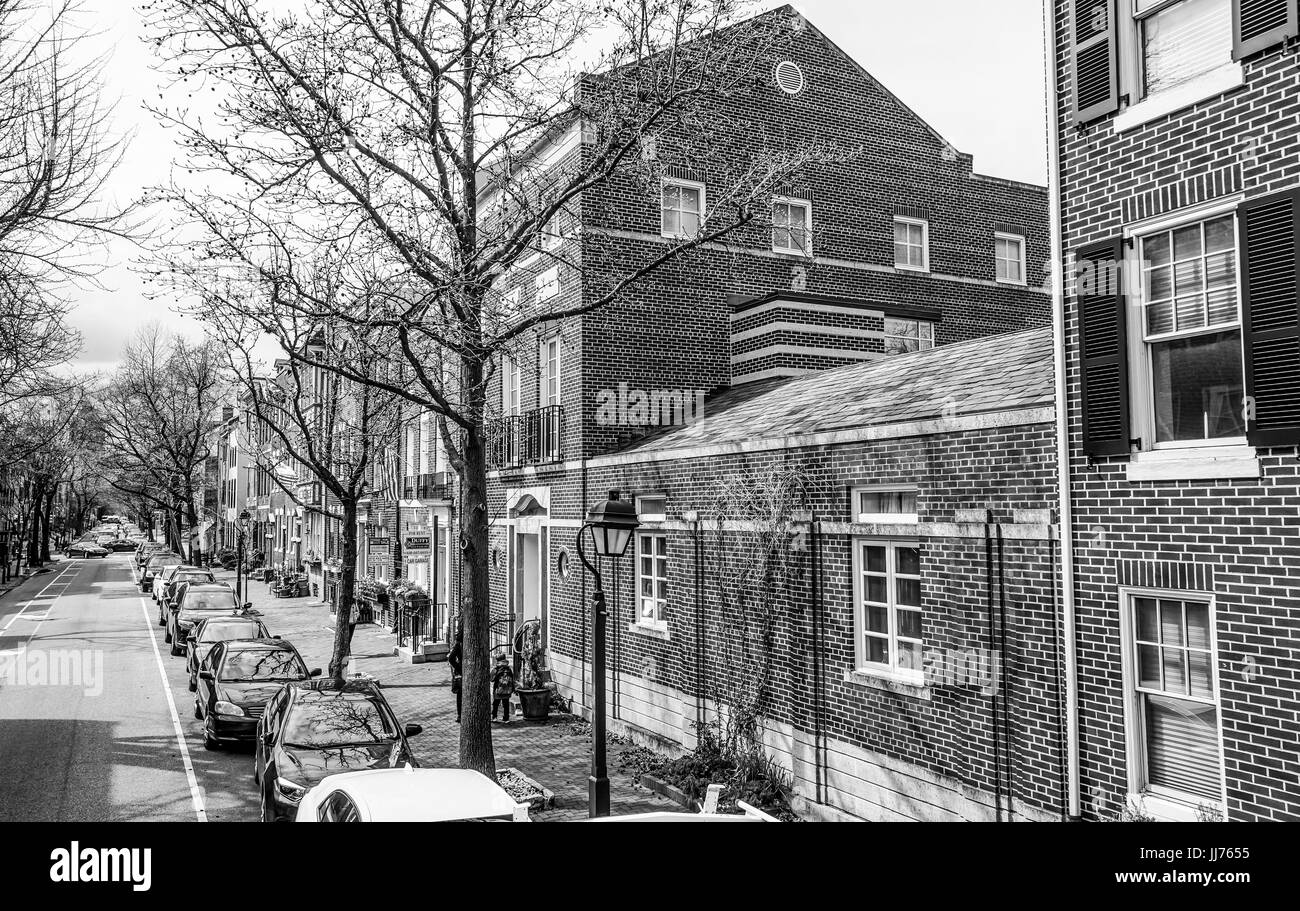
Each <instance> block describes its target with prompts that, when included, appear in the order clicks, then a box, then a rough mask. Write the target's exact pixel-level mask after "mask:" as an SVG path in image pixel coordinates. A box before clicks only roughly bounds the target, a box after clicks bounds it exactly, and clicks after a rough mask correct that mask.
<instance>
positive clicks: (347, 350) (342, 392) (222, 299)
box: [208, 288, 402, 685]
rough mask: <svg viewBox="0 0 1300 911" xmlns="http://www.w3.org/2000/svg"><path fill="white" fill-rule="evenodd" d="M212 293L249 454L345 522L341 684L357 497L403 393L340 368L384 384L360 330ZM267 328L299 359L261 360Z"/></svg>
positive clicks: (293, 493) (338, 658)
mask: <svg viewBox="0 0 1300 911" xmlns="http://www.w3.org/2000/svg"><path fill="white" fill-rule="evenodd" d="M253 290H256V289H255V288H254V289H253ZM208 299H209V302H210V303H213V304H217V303H220V305H221V306H220V307H215V306H214V307H213V308H212V309H211V310H210V311H209V312H210V318H209V320H208V325H209V327H210V328H211V330H212V333H213V338H214V340H215V341H216V343H217V345H218V347H220V348H221V349H222V350H224V351H226V352H227V358H228V366H229V368H230V370H231V373H232V374H233V376H234V377H235V382H236V386H237V389H238V390H239V393H240V396H241V399H242V400H243V401H244V402H245V403H246V407H247V408H248V410H249V412H250V415H251V416H252V417H253V418H254V419H255V421H256V423H257V426H258V428H259V431H260V432H259V433H257V434H254V435H253V437H252V439H250V440H249V443H250V450H249V452H250V455H252V457H253V459H254V461H255V463H256V464H257V465H258V467H259V468H261V469H262V470H263V471H264V472H265V473H266V475H267V476H268V477H270V478H271V479H272V480H273V481H274V482H275V484H276V485H277V486H278V487H279V488H280V490H282V491H283V492H284V494H285V495H286V496H287V497H288V498H289V499H290V500H291V501H292V502H293V503H295V504H296V505H298V506H300V507H302V508H304V509H305V510H307V511H308V512H312V513H315V514H317V515H321V516H324V517H325V521H327V522H329V521H337V522H338V523H339V531H340V540H341V545H342V554H341V563H342V569H341V572H340V578H339V590H338V614H337V618H336V622H335V625H334V646H333V653H332V656H331V658H330V664H329V672H330V678H331V679H332V680H333V681H335V682H336V683H338V684H340V685H341V684H342V682H343V667H344V663H345V661H346V660H347V656H348V654H349V652H350V649H351V625H350V624H349V623H348V622H347V615H348V611H349V610H350V609H351V607H352V602H353V599H354V592H355V582H356V578H355V573H356V563H357V553H358V530H357V517H358V503H359V502H360V501H361V500H362V499H364V498H365V497H366V496H368V495H369V494H370V493H371V492H372V491H374V490H375V487H376V479H377V478H381V477H382V476H383V474H384V472H383V471H382V467H381V462H382V458H383V453H384V450H385V447H386V446H387V445H389V444H390V443H391V441H392V440H393V438H394V437H395V435H396V433H397V430H398V427H399V426H400V424H401V417H402V415H401V404H402V403H401V400H400V399H399V398H398V397H396V396H394V395H393V394H391V393H389V392H386V391H384V390H383V389H381V388H379V387H378V386H377V385H376V384H374V383H369V382H355V381H353V380H350V379H345V378H344V377H343V375H342V372H343V371H342V369H341V367H342V365H344V364H346V365H347V369H348V372H350V373H354V374H356V375H357V376H359V377H362V378H367V379H374V380H378V379H379V378H380V377H381V376H387V375H388V373H389V372H390V371H391V370H392V369H393V364H392V363H391V359H386V358H381V357H378V356H377V355H376V350H375V347H374V346H373V345H371V344H369V343H368V341H367V340H366V339H365V338H364V337H363V335H362V334H361V333H360V332H359V331H358V330H357V329H355V328H354V327H352V326H349V325H342V326H335V327H322V326H319V325H313V324H311V323H308V322H305V321H302V320H299V319H296V318H294V317H293V315H292V311H290V310H286V311H284V314H285V316H286V318H285V319H283V320H281V321H279V322H276V323H270V324H265V325H264V324H263V323H261V322H259V321H258V320H257V319H256V318H250V316H249V315H248V311H250V310H251V311H252V312H253V313H254V314H260V313H261V310H262V308H261V306H260V304H255V305H253V306H251V307H250V306H249V305H248V302H247V300H246V299H241V298H239V297H238V296H233V295H224V296H217V295H216V294H210V295H209V298H208ZM358 306H363V304H361V305H358ZM268 331H269V332H271V333H272V334H273V335H274V338H275V341H276V342H277V343H278V347H279V348H280V350H281V351H282V352H284V353H290V352H293V353H296V354H298V355H299V356H298V357H293V358H287V357H286V358H282V359H279V360H277V361H276V362H275V364H274V366H273V367H272V368H270V369H268V366H267V365H266V364H265V363H264V362H263V361H262V360H260V359H259V357H258V349H259V344H258V343H259V339H260V338H261V336H262V335H263V333H265V332H268ZM313 481H315V482H319V484H320V487H321V491H320V496H319V497H316V496H312V495H310V494H309V491H311V490H312V489H313V488H314V484H313ZM335 504H337V506H336V505H335Z"/></svg>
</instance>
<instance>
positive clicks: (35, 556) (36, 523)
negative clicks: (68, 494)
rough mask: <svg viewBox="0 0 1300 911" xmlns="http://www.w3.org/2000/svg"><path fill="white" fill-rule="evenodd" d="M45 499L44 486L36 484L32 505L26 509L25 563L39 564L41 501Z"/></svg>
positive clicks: (29, 564) (30, 564)
mask: <svg viewBox="0 0 1300 911" xmlns="http://www.w3.org/2000/svg"><path fill="white" fill-rule="evenodd" d="M44 501H45V488H44V486H38V487H37V488H36V489H35V490H34V491H32V505H31V507H30V508H29V509H28V510H27V522H26V529H25V531H26V535H27V540H26V543H27V565H28V566H40V565H41V503H43V502H44Z"/></svg>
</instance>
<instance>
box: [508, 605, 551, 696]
mask: <svg viewBox="0 0 1300 911" xmlns="http://www.w3.org/2000/svg"><path fill="white" fill-rule="evenodd" d="M517 641H518V650H519V657H520V666H519V686H518V688H517V689H516V690H515V694H516V695H517V696H518V697H519V707H520V711H521V712H522V713H523V716H524V720H525V721H545V720H546V719H547V718H549V717H550V715H551V696H552V694H553V693H554V690H555V684H554V683H551V682H550V681H549V680H548V679H547V678H548V677H549V674H548V673H547V671H546V654H545V653H544V652H543V651H542V624H541V621H540V620H529V621H528V622H527V623H525V624H524V625H523V626H522V627H521V628H520V630H519V635H518V637H517Z"/></svg>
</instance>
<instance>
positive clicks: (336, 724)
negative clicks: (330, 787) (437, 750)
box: [253, 679, 422, 822]
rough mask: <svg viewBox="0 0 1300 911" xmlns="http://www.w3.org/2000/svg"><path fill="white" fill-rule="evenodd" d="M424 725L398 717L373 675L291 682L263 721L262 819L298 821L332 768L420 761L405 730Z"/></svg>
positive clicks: (256, 768)
mask: <svg viewBox="0 0 1300 911" xmlns="http://www.w3.org/2000/svg"><path fill="white" fill-rule="evenodd" d="M421 730H422V728H421V727H420V726H419V725H418V724H408V725H405V726H403V725H400V724H398V721H397V716H396V715H394V714H393V710H392V709H391V708H390V707H389V705H388V700H387V699H385V698H384V694H383V693H382V692H381V691H380V689H379V685H378V684H377V683H375V682H374V681H373V680H368V679H352V680H347V681H345V682H344V683H343V684H342V685H341V686H340V685H338V684H336V683H334V682H333V681H331V680H316V681H311V682H309V683H291V684H288V685H286V686H285V687H284V688H283V689H281V690H280V691H279V692H278V693H276V694H275V696H273V697H272V698H271V701H270V702H268V703H267V706H266V712H265V714H263V716H262V718H261V719H260V720H259V721H258V723H257V739H256V741H255V746H254V755H253V778H254V780H256V782H257V785H258V788H259V794H260V802H261V811H262V814H261V815H262V821H263V822H280V821H283V822H292V821H293V820H294V818H295V817H296V816H297V815H298V804H299V802H300V801H301V800H302V799H303V796H304V795H305V794H306V793H307V791H308V790H309V789H311V788H312V787H314V786H315V785H317V784H319V783H320V782H321V780H322V779H323V778H325V776H327V775H333V774H337V773H339V772H356V771H360V770H362V769H375V768H395V767H399V766H401V765H403V764H406V763H409V764H410V765H413V766H418V765H419V763H418V762H416V760H415V757H414V756H413V755H412V753H411V747H410V744H409V743H407V739H406V738H407V737H414V736H415V735H416V734H419V733H420V732H421Z"/></svg>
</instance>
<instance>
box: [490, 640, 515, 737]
mask: <svg viewBox="0 0 1300 911" xmlns="http://www.w3.org/2000/svg"><path fill="white" fill-rule="evenodd" d="M514 692H515V672H514V671H512V670H511V669H510V662H509V661H508V660H507V659H506V656H505V653H504V652H502V653H500V654H498V655H497V662H496V667H495V668H494V669H493V671H492V720H493V721H495V720H496V717H497V706H501V720H502V721H504V722H505V723H506V724H509V723H510V697H511V696H513V695H514Z"/></svg>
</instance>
